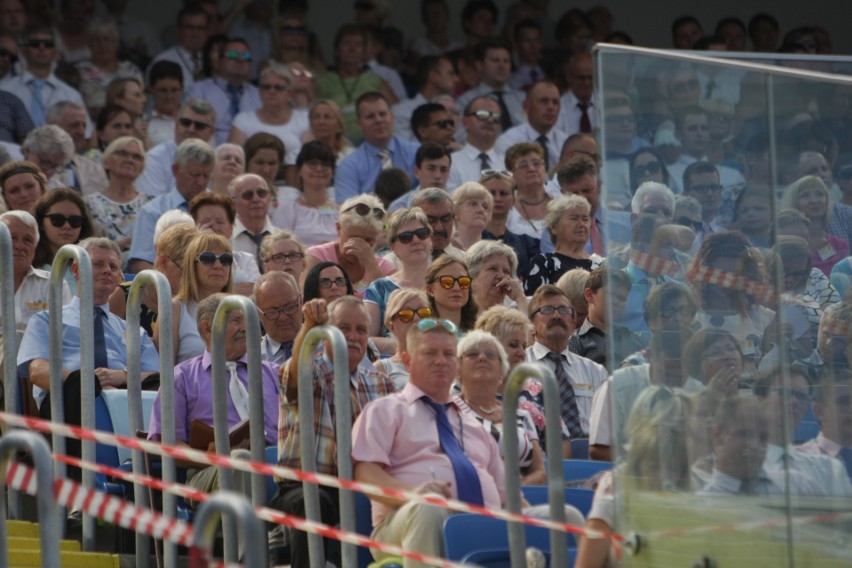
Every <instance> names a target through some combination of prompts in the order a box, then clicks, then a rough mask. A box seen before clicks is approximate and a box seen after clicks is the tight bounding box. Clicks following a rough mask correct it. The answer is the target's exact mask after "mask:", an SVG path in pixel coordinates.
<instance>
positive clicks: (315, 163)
mask: <svg viewBox="0 0 852 568" xmlns="http://www.w3.org/2000/svg"><path fill="white" fill-rule="evenodd" d="M303 165H305V166H308V167H309V168H333V167H334V164H332V163H331V162H326V161H325V160H307V161H306V162H305V163H304V164H303Z"/></svg>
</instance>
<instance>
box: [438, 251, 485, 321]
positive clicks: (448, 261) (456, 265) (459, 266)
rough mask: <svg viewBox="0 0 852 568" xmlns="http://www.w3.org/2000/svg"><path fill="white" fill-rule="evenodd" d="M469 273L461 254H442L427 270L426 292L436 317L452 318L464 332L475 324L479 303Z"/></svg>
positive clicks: (450, 319)
mask: <svg viewBox="0 0 852 568" xmlns="http://www.w3.org/2000/svg"><path fill="white" fill-rule="evenodd" d="M471 281H472V280H471V278H470V273H469V272H468V270H467V265H466V264H465V262H464V260H463V259H462V258H460V257H456V256H452V255H450V254H442V255H441V256H439V257H438V258H436V259H435V260H434V261H432V264H430V265H429V270H427V271H426V295H428V296H429V304H430V307H431V308H432V313H433V314H434V316H433V317H436V318H441V319H445V320H449V321H451V322H452V323H453V324H455V325H456V327H458V328H459V329H460V330H462V331H463V332H467V331H470V330H471V329H473V326H474V325H475V324H476V312H477V310H476V303H475V302H474V301H473V295H472V294H471V293H470V285H471Z"/></svg>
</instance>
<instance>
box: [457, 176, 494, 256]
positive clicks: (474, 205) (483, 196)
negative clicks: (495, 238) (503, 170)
mask: <svg viewBox="0 0 852 568" xmlns="http://www.w3.org/2000/svg"><path fill="white" fill-rule="evenodd" d="M493 210H494V197H492V196H491V193H490V192H489V191H488V190H487V189H485V186H483V185H481V184H479V183H477V182H475V181H469V182H465V183H463V184H461V185H460V186H458V187H457V188H456V190H455V191H454V192H453V217H454V218H455V220H456V225H455V226H456V230H455V233H454V234H453V246H455V247H456V248H458V249H459V250H462V251H466V250H467V249H469V248H470V247H471V246H473V245H474V244H475V243H478V242H479V241H481V240H482V231H484V230H485V228H486V227H487V226H488V223H489V222H490V221H491V212H492V211H493Z"/></svg>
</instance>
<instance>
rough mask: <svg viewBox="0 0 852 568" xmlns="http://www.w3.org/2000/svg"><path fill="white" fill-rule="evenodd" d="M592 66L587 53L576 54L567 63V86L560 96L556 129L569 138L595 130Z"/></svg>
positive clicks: (596, 117) (596, 124)
mask: <svg viewBox="0 0 852 568" xmlns="http://www.w3.org/2000/svg"><path fill="white" fill-rule="evenodd" d="M593 69H594V65H593V64H592V56H591V54H589V53H587V52H582V53H576V54H575V55H574V56H573V57H572V58H571V61H570V62H569V63H568V84H569V85H570V87H569V88H568V90H567V91H565V94H564V95H562V99H561V103H562V104H561V108H560V110H559V121H558V122H557V123H556V128H558V129H559V130H561V131H562V132H564V133H565V134H567V135H569V136H571V135H572V134H576V133H578V132H580V133H590V132H594V131H595V130H597V127H598V116H597V113H596V112H595V110H596V109H595V104H594V97H593V96H592V95H593V87H594V74H593Z"/></svg>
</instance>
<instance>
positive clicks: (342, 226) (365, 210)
mask: <svg viewBox="0 0 852 568" xmlns="http://www.w3.org/2000/svg"><path fill="white" fill-rule="evenodd" d="M386 215H387V214H386V212H385V209H384V207H383V206H382V202H381V201H379V199H378V198H377V197H376V196H374V195H370V194H367V193H364V194H361V195H358V196H355V197H352V198H350V199H347V200H346V201H344V202H343V204H342V205H341V206H340V218H339V220H338V222H337V236H338V238H337V240H335V241H331V242H328V243H324V244H321V245H315V246H312V247H310V248H309V249H308V264H307V268H308V269H310V268H311V267H313V266H314V265H315V264H319V263H320V262H334V263H337V264H339V265H340V266H342V267H343V269H344V270H345V271H346V273H347V274H348V275H349V279H350V280H351V281H352V286H353V287H354V288H355V295H356V296H358V297H359V298H363V297H364V293H365V292H366V291H367V286H369V285H370V284H371V283H372V282H373V281H374V280H377V279H379V278H382V277H383V276H387V275H389V274H391V273H392V272H394V270H396V267H394V265H393V264H392V263H391V262H390V261H388V260H387V259H384V258H381V257H379V256H376V252H375V249H376V244H377V243H378V241H379V237H380V236H382V235H383V234H384V229H385V225H384V221H385V217H386Z"/></svg>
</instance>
